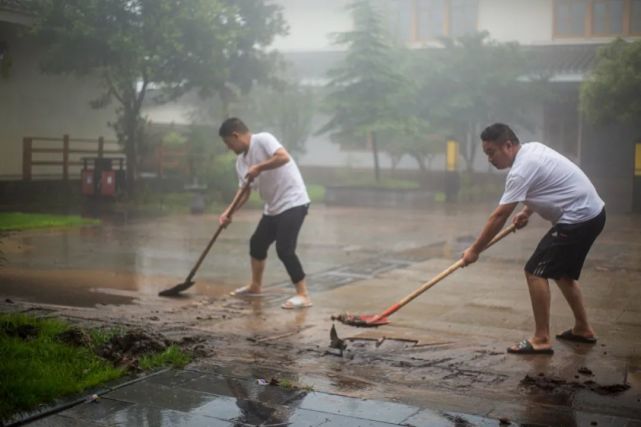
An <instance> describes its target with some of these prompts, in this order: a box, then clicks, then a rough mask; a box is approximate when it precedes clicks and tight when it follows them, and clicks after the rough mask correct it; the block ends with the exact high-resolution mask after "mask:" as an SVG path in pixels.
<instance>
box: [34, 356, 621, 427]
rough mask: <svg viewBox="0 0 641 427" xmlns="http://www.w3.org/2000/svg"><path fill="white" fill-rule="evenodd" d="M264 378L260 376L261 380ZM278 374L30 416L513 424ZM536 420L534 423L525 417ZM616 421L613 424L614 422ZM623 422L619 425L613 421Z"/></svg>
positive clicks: (86, 420) (112, 422) (134, 421)
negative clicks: (295, 381)
mask: <svg viewBox="0 0 641 427" xmlns="http://www.w3.org/2000/svg"><path fill="white" fill-rule="evenodd" d="M263 380H264V381H263ZM276 381H277V380H275V379H271V378H268V379H254V378H239V377H232V376H227V375H222V374H214V373H207V372H202V371H197V370H189V369H187V370H168V371H163V372H160V373H158V374H156V375H151V376H147V377H145V378H143V379H141V380H140V381H135V382H130V383H126V384H125V385H124V386H121V387H119V388H115V389H114V390H113V391H109V392H107V393H105V394H102V395H101V396H100V397H99V398H98V399H95V400H91V399H89V400H88V401H86V402H84V403H80V404H79V405H76V406H74V407H72V408H70V409H67V410H64V411H61V412H58V413H56V414H52V415H49V416H47V417H44V418H41V419H39V420H36V421H34V422H32V423H29V424H28V425H29V426H34V427H45V426H47V427H66V426H88V425H92V426H116V425H117V426H272V427H276V426H292V427H294V426H300V427H302V426H306V427H307V426H310V427H311V426H345V427H348V426H349V427H358V426H363V427H366V426H367V427H384V426H397V425H401V426H433V427H441V426H442V427H449V426H466V427H472V426H498V425H503V426H507V425H518V424H516V423H512V422H511V421H510V420H507V419H503V420H495V419H490V418H484V417H479V416H474V415H469V414H462V413H456V412H437V411H433V410H430V409H424V408H418V407H415V406H409V405H404V404H401V403H394V402H386V401H380V400H367V399H357V398H353V397H346V396H341V395H337V394H329V393H322V392H317V391H313V390H310V389H302V388H298V387H294V386H292V385H291V384H289V383H287V382H283V384H281V385H270V382H273V383H275V382H276ZM528 425H530V426H534V424H528ZM612 425H615V424H612ZM616 425H624V424H616Z"/></svg>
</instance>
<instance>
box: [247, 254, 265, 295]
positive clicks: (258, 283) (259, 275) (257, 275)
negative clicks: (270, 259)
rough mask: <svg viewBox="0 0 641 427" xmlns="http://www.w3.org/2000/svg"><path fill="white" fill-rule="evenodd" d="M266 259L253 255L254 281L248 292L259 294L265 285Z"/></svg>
mask: <svg viewBox="0 0 641 427" xmlns="http://www.w3.org/2000/svg"><path fill="white" fill-rule="evenodd" d="M265 263H266V260H264V259H262V260H259V259H256V258H254V257H251V268H252V281H251V283H250V284H249V286H248V292H250V293H253V294H258V293H260V292H261V289H262V287H263V272H264V271H265Z"/></svg>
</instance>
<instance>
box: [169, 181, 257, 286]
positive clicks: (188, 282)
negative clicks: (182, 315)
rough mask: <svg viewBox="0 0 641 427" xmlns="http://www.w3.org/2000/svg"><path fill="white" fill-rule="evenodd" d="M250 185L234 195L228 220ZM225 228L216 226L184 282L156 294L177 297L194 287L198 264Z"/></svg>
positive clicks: (246, 185) (248, 183)
mask: <svg viewBox="0 0 641 427" xmlns="http://www.w3.org/2000/svg"><path fill="white" fill-rule="evenodd" d="M250 184H251V180H249V181H247V183H246V184H245V185H244V186H243V188H242V189H241V190H240V192H238V194H236V197H234V200H233V201H232V202H231V206H230V207H229V217H230V218H231V216H232V214H233V213H234V211H235V210H236V207H237V206H238V203H239V202H240V200H241V199H242V198H243V197H244V196H245V194H247V193H248V192H249V188H250V187H249V186H250ZM225 227H227V225H223V224H221V225H220V226H218V230H216V233H214V236H213V237H212V238H211V240H210V241H209V244H208V245H207V247H206V248H205V250H204V251H203V253H202V254H201V255H200V258H198V262H196V265H194V268H192V269H191V271H190V272H189V275H188V276H187V278H186V279H185V281H184V282H182V283H179V284H177V285H176V286H174V287H173V288H169V289H165V290H164V291H160V292H158V296H161V297H174V296H178V294H179V293H180V292H182V291H184V290H185V289H189V288H191V287H192V286H193V285H194V283H196V282H194V281H193V280H192V279H193V278H194V275H195V274H196V271H198V268H199V267H200V264H201V263H202V262H203V260H204V259H205V257H206V256H207V253H209V250H210V249H211V247H212V246H213V244H214V242H215V241H216V239H217V238H218V235H219V234H220V233H221V232H222V231H223V229H224V228H225Z"/></svg>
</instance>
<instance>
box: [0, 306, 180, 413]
mask: <svg viewBox="0 0 641 427" xmlns="http://www.w3.org/2000/svg"><path fill="white" fill-rule="evenodd" d="M78 331H80V330H79V329H78V328H73V327H72V326H71V325H69V324H68V323H66V322H64V321H61V320H57V319H45V318H36V317H32V316H26V315H23V314H0V378H1V379H2V381H0V420H3V419H9V417H11V416H14V415H15V414H17V413H20V412H25V411H30V410H33V409H34V408H36V407H37V406H38V405H40V404H47V403H51V402H52V401H53V400H54V399H56V398H60V397H64V396H69V395H74V394H79V393H81V392H83V391H84V390H86V389H88V388H92V387H96V386H98V385H99V384H102V383H105V382H108V381H112V380H114V379H117V378H119V377H122V376H123V375H126V374H127V366H124V365H123V366H117V365H115V364H114V363H113V362H111V361H109V360H107V359H105V358H104V357H101V356H100V355H99V354H101V355H103V356H104V355H105V351H104V349H105V348H109V344H110V343H111V342H113V341H114V339H115V338H119V337H123V336H125V333H126V331H124V330H123V329H120V328H115V329H94V330H90V331H88V332H87V333H85V332H82V331H80V332H79V333H77V334H76V337H80V339H79V340H78V342H79V343H80V344H79V343H78V342H75V343H74V342H69V341H66V340H65V339H62V338H61V335H60V334H63V335H62V336H67V337H68V336H72V337H73V336H74V334H73V332H78ZM112 346H113V344H112ZM119 351H120V349H119ZM189 361H190V357H189V356H188V355H186V354H185V353H184V352H183V351H182V350H181V349H180V348H179V347H178V346H175V345H172V346H169V347H167V348H165V349H164V351H161V352H160V353H157V354H144V355H141V356H140V358H139V359H138V366H139V367H140V368H142V369H143V370H150V369H155V368H158V367H161V366H166V365H171V366H175V367H182V366H184V365H186V364H187V363H189ZM1 424H2V422H1V421H0V425H1Z"/></svg>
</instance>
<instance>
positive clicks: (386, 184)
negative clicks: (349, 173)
mask: <svg viewBox="0 0 641 427" xmlns="http://www.w3.org/2000/svg"><path fill="white" fill-rule="evenodd" d="M340 185H341V186H345V187H367V188H384V189H387V190H418V189H419V188H420V186H419V183H418V182H416V181H409V180H406V179H398V178H381V180H380V181H379V182H376V180H375V179H373V178H369V177H365V176H360V177H352V178H350V179H347V180H345V181H344V182H342V183H341V184H340Z"/></svg>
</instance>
